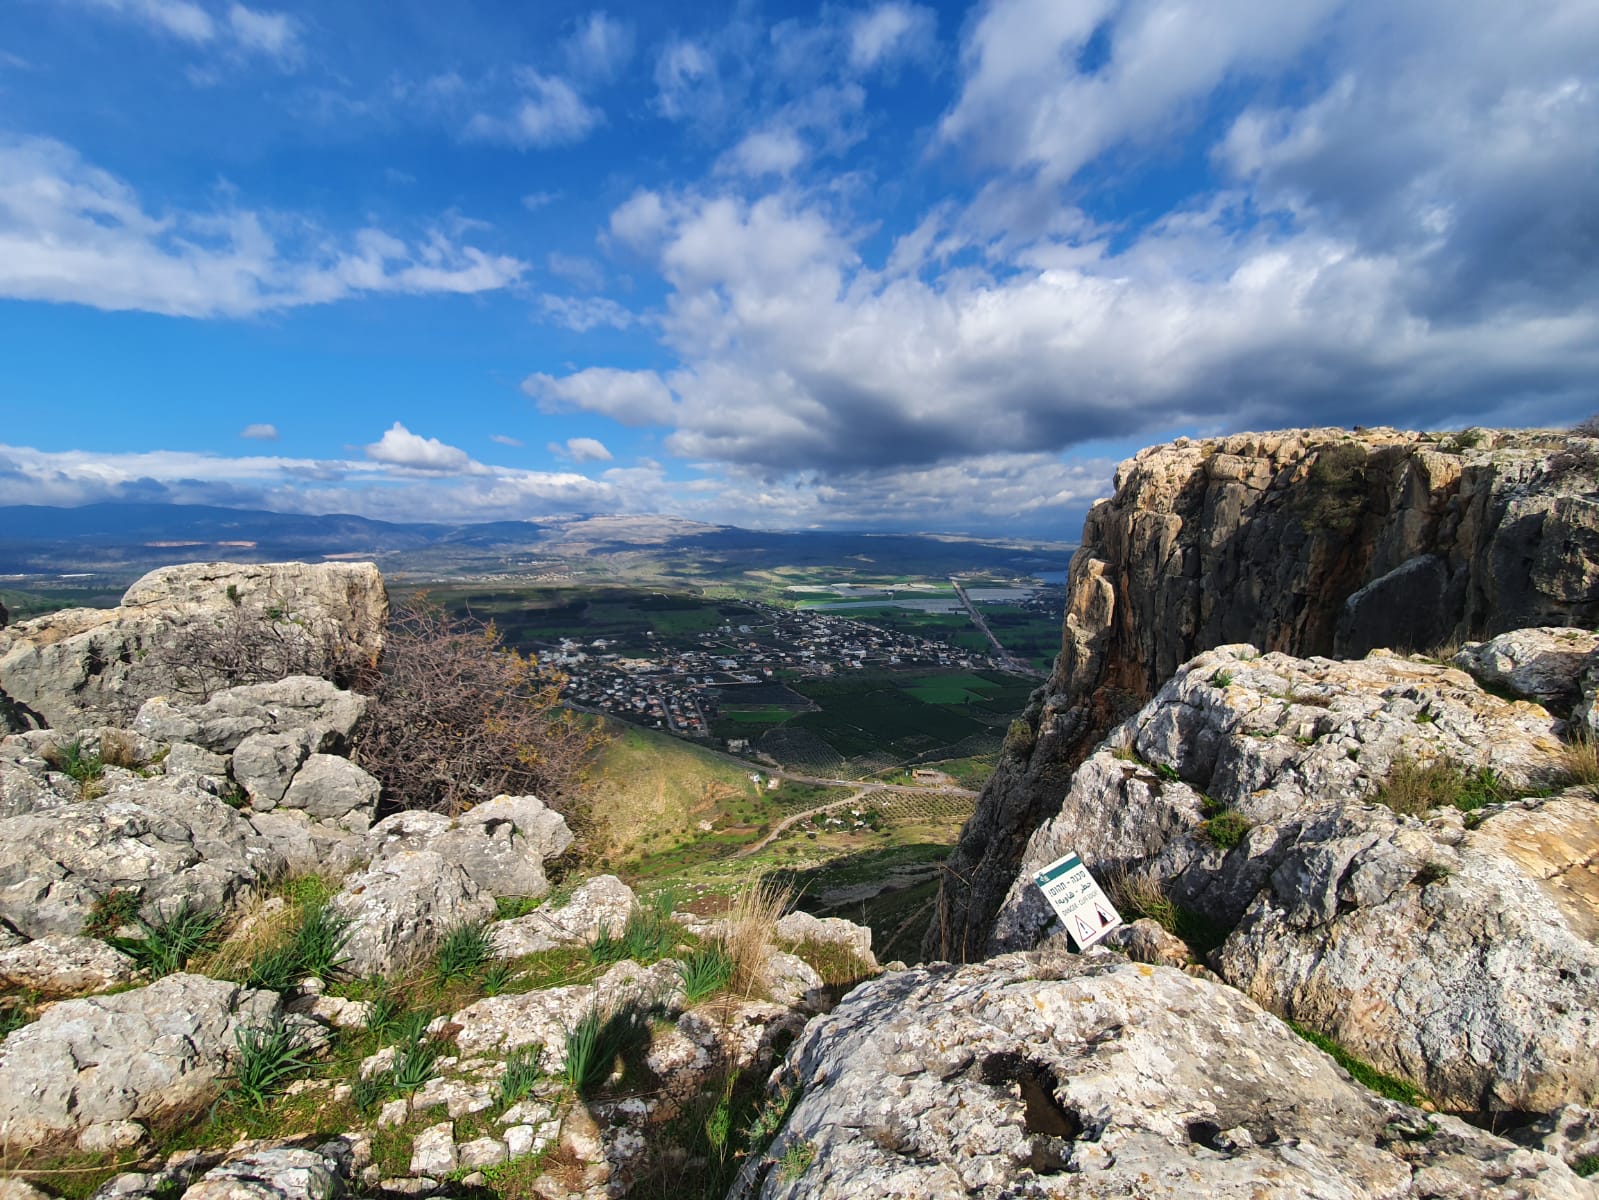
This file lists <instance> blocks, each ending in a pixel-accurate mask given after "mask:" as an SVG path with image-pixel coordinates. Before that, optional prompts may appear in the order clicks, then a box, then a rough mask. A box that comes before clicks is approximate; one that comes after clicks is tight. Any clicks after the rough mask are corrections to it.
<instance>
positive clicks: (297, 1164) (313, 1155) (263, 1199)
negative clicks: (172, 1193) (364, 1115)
mask: <svg viewBox="0 0 1599 1200" xmlns="http://www.w3.org/2000/svg"><path fill="white" fill-rule="evenodd" d="M371 1161H372V1152H371V1147H370V1145H369V1143H368V1141H367V1139H366V1138H365V1137H364V1136H352V1135H345V1136H342V1137H338V1138H334V1139H333V1140H332V1141H329V1142H324V1143H323V1144H322V1145H320V1146H317V1147H316V1148H315V1149H306V1148H304V1147H302V1146H295V1145H279V1146H263V1147H260V1148H257V1149H251V1150H248V1151H246V1152H245V1153H243V1154H240V1155H238V1156H237V1157H234V1158H230V1159H228V1160H227V1161H226V1162H224V1163H222V1164H221V1165H220V1166H216V1167H212V1168H211V1169H210V1170H209V1171H207V1172H206V1173H205V1174H204V1175H203V1176H201V1177H200V1179H199V1180H198V1181H197V1182H196V1183H194V1184H193V1185H192V1186H191V1187H190V1188H189V1189H188V1190H187V1191H186V1192H184V1193H183V1195H184V1200H337V1198H338V1197H340V1196H344V1195H347V1194H349V1193H351V1192H354V1191H356V1190H358V1188H357V1185H358V1183H359V1176H360V1173H361V1171H362V1170H363V1169H364V1168H365V1167H366V1166H367V1165H369V1164H370V1163H371Z"/></svg>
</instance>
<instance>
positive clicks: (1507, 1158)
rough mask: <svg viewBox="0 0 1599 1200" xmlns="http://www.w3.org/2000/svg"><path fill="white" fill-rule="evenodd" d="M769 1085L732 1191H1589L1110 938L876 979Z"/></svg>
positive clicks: (828, 1196)
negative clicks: (1103, 947)
mask: <svg viewBox="0 0 1599 1200" xmlns="http://www.w3.org/2000/svg"><path fill="white" fill-rule="evenodd" d="M775 1081H776V1082H777V1083H778V1084H779V1085H781V1086H783V1087H786V1088H790V1089H794V1090H796V1091H797V1092H798V1094H799V1095H800V1100H799V1102H798V1104H797V1105H796V1106H795V1107H794V1110H793V1112H792V1113H791V1114H790V1115H789V1117H788V1119H787V1121H785V1122H784V1125H783V1127H782V1128H781V1129H780V1130H779V1131H778V1133H777V1136H776V1137H775V1138H774V1140H773V1142H772V1145H771V1146H770V1147H769V1149H768V1150H767V1157H766V1159H765V1160H764V1161H762V1162H757V1163H754V1164H752V1166H751V1169H750V1170H748V1171H746V1172H745V1173H744V1174H743V1175H742V1176H741V1180H740V1185H739V1186H737V1187H735V1189H734V1191H733V1192H732V1193H731V1195H732V1196H736V1197H744V1196H748V1195H750V1194H758V1195H759V1196H761V1197H764V1198H767V1200H776V1198H777V1197H785V1198H786V1197H806V1198H807V1200H845V1198H848V1200H855V1198H856V1197H861V1196H907V1197H908V1196H918V1197H920V1196H982V1197H993V1198H994V1200H998V1198H999V1197H1010V1196H1046V1195H1062V1196H1064V1195H1071V1196H1080V1197H1111V1196H1129V1195H1136V1196H1144V1197H1173V1198H1177V1197H1190V1196H1237V1197H1246V1196H1265V1195H1270V1196H1273V1197H1283V1198H1293V1197H1303V1198H1306V1200H1310V1198H1315V1200H1331V1198H1334V1197H1338V1198H1347V1200H1356V1198H1359V1197H1374V1196H1381V1197H1388V1198H1399V1197H1415V1198H1417V1200H1420V1198H1421V1197H1434V1196H1461V1197H1465V1196H1472V1197H1497V1198H1503V1200H1511V1198H1512V1197H1516V1198H1520V1197H1526V1196H1540V1197H1546V1198H1549V1200H1553V1198H1554V1197H1571V1198H1572V1200H1576V1198H1578V1197H1585V1198H1591V1197H1592V1196H1593V1195H1594V1194H1595V1193H1594V1189H1593V1187H1592V1185H1591V1184H1589V1183H1587V1182H1586V1181H1584V1180H1582V1179H1579V1178H1578V1177H1577V1176H1576V1175H1575V1174H1573V1173H1572V1172H1571V1170H1570V1169H1569V1168H1568V1167H1566V1166H1565V1165H1564V1164H1563V1163H1561V1162H1559V1161H1558V1160H1557V1159H1555V1158H1552V1157H1551V1156H1549V1155H1546V1154H1542V1153H1539V1152H1537V1151H1533V1150H1529V1149H1525V1148H1523V1147H1519V1146H1515V1145H1513V1144H1511V1143H1510V1142H1507V1141H1505V1140H1503V1139H1501V1138H1497V1137H1494V1136H1492V1135H1491V1134H1488V1133H1485V1132H1483V1131H1481V1130H1479V1129H1475V1128H1473V1127H1472V1126H1469V1125H1466V1124H1465V1123H1463V1122H1461V1121H1458V1120H1455V1119H1454V1118H1451V1117H1445V1116H1435V1115H1429V1114H1427V1113H1424V1112H1421V1111H1419V1110H1417V1109H1414V1108H1409V1107H1407V1106H1405V1105H1402V1104H1398V1103H1396V1102H1394V1101H1391V1100H1385V1099H1382V1098H1380V1097H1378V1096H1376V1095H1374V1094H1372V1093H1371V1092H1368V1091H1366V1090H1365V1089H1364V1088H1361V1087H1360V1086H1359V1085H1357V1084H1355V1083H1354V1082H1353V1081H1352V1080H1351V1079H1350V1078H1349V1077H1348V1075H1346V1074H1345V1073H1344V1072H1343V1071H1342V1070H1340V1069H1339V1068H1338V1067H1337V1066H1336V1065H1335V1064H1334V1062H1333V1061H1332V1059H1331V1058H1329V1057H1328V1056H1327V1055H1325V1054H1323V1053H1321V1052H1320V1051H1319V1050H1316V1049H1315V1048H1314V1047H1312V1046H1310V1045H1309V1044H1308V1043H1306V1042H1304V1041H1302V1040H1300V1039H1299V1038H1298V1037H1296V1036H1295V1035H1294V1034H1293V1033H1292V1032H1291V1031H1290V1030H1289V1029H1288V1028H1287V1027H1286V1026H1284V1025H1283V1024H1282V1023H1281V1022H1280V1021H1278V1020H1277V1019H1276V1018H1275V1017H1272V1016H1271V1015H1270V1014H1268V1013H1266V1012H1263V1011H1262V1010H1261V1009H1260V1008H1258V1007H1257V1006H1255V1005H1254V1004H1253V1003H1251V1002H1250V1001H1249V1000H1248V999H1247V998H1246V997H1244V996H1242V995H1241V994H1240V993H1238V992H1236V991H1233V990H1232V989H1230V988H1227V987H1223V986H1221V985H1218V984H1214V983H1209V982H1206V981H1204V980H1200V979H1195V978H1192V977H1191V976H1188V975H1184V974H1182V973H1181V972H1178V971H1174V970H1171V969H1170V968H1165V967H1151V966H1147V965H1144V964H1140V963H1130V962H1128V961H1127V960H1126V959H1123V958H1121V957H1119V956H1116V955H1112V954H1109V953H1106V952H1099V953H1096V954H1093V955H1091V956H1076V955H1067V954H1044V955H1007V956H1005V957H1002V958H998V959H994V960H992V961H989V962H986V963H980V964H975V965H972V966H967V967H961V968H954V967H948V966H936V967H930V968H923V969H920V970H913V971H907V972H904V973H899V974H895V975H890V976H885V977H883V978H881V979H878V980H874V981H872V982H869V983H867V984H864V985H862V986H861V987H859V988H857V989H856V990H855V991H854V992H852V993H851V994H850V996H849V997H847V998H846V999H845V1000H844V1001H843V1002H842V1003H841V1004H840V1005H839V1007H838V1008H837V1009H836V1010H835V1011H834V1012H833V1013H832V1014H831V1015H830V1016H826V1017H821V1018H819V1019H817V1020H815V1021H813V1022H811V1024H810V1025H808V1026H806V1028H805V1031H804V1033H803V1034H802V1035H801V1036H800V1039H799V1041H798V1042H796V1043H795V1045H794V1048H793V1049H792V1050H791V1051H790V1052H789V1055H788V1058H787V1059H786V1061H785V1062H784V1064H783V1066H782V1067H781V1068H780V1070H779V1072H778V1073H777V1076H776V1077H775ZM779 1160H786V1162H787V1164H788V1165H786V1166H783V1167H779V1166H778V1161H779Z"/></svg>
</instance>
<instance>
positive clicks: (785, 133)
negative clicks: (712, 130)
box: [728, 129, 805, 176]
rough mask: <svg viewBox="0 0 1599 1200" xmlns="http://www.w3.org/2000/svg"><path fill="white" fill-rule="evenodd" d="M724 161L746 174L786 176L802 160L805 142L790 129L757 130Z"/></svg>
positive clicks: (803, 158) (734, 148)
mask: <svg viewBox="0 0 1599 1200" xmlns="http://www.w3.org/2000/svg"><path fill="white" fill-rule="evenodd" d="M728 161H729V164H730V165H731V166H732V167H733V168H735V169H737V170H739V171H741V172H743V173H744V174H746V175H756V176H759V175H787V174H788V173H789V172H791V171H793V170H794V168H796V167H798V166H799V165H800V164H801V163H803V162H804V161H805V143H804V142H802V141H800V139H799V136H798V135H797V134H795V133H794V131H793V130H791V129H769V130H757V131H756V132H755V133H752V134H750V135H748V136H747V137H745V138H744V140H743V141H741V142H739V144H738V145H737V146H735V147H733V149H732V150H731V151H730V152H729V155H728Z"/></svg>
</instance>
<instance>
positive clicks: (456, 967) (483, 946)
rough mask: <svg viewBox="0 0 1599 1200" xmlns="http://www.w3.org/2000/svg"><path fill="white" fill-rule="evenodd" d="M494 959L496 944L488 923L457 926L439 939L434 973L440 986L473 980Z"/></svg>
mask: <svg viewBox="0 0 1599 1200" xmlns="http://www.w3.org/2000/svg"><path fill="white" fill-rule="evenodd" d="M493 957H494V942H493V940H492V939H491V938H490V937H489V927H488V923H487V922H486V921H469V922H467V923H466V924H464V925H457V926H456V927H455V928H454V929H451V930H450V931H449V932H448V933H446V934H445V935H444V936H443V937H442V938H440V939H439V946H438V951H437V957H436V958H435V960H434V965H433V971H434V974H435V975H437V976H438V980H439V982H440V983H450V982H452V981H454V980H460V979H471V978H473V977H475V976H476V975H477V974H478V972H479V971H481V970H482V969H483V966H484V964H485V963H487V962H488V961H489V959H491V958H493Z"/></svg>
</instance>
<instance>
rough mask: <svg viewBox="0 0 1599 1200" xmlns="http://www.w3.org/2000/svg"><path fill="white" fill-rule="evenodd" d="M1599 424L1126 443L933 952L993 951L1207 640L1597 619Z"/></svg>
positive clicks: (1328, 647) (1368, 641) (1422, 636)
mask: <svg viewBox="0 0 1599 1200" xmlns="http://www.w3.org/2000/svg"><path fill="white" fill-rule="evenodd" d="M1591 445H1592V443H1591V442H1586V441H1584V440H1582V439H1579V438H1568V437H1562V436H1560V435H1557V434H1551V433H1549V432H1548V431H1536V430H1529V431H1523V432H1505V431H1489V432H1487V433H1485V434H1484V435H1483V436H1482V438H1481V439H1480V442H1479V443H1478V444H1476V445H1474V446H1469V447H1468V446H1466V445H1464V443H1462V442H1459V441H1450V440H1447V439H1445V440H1442V441H1440V440H1439V439H1438V438H1436V437H1434V436H1431V435H1425V434H1417V433H1400V432H1397V431H1394V430H1391V429H1362V430H1358V431H1357V432H1355V433H1354V434H1351V433H1349V432H1348V431H1347V430H1340V429H1301V430H1287V431H1283V432H1277V433H1241V434H1236V435H1232V436H1229V437H1225V438H1219V439H1211V440H1206V441H1204V442H1196V441H1190V440H1188V439H1186V438H1180V439H1178V440H1177V441H1176V442H1173V443H1171V444H1168V445H1163V446H1154V447H1150V448H1149V449H1147V450H1144V451H1142V452H1140V453H1139V454H1138V455H1137V456H1136V457H1135V458H1133V459H1130V460H1128V461H1127V462H1124V463H1123V464H1122V465H1121V466H1120V467H1119V468H1118V469H1117V472H1116V490H1115V494H1114V495H1113V496H1112V497H1111V498H1110V499H1108V500H1105V501H1101V502H1100V503H1098V504H1096V505H1095V506H1094V507H1093V508H1092V509H1091V510H1090V511H1089V514H1088V517H1087V519H1086V520H1085V521H1084V524H1083V533H1082V548H1081V549H1080V550H1079V551H1078V552H1077V554H1076V555H1075V556H1074V557H1073V560H1072V566H1071V571H1070V577H1069V579H1068V583H1067V602H1066V616H1065V622H1064V629H1063V632H1062V647H1061V654H1060V657H1059V658H1058V659H1057V661H1056V664H1055V669H1054V672H1053V673H1052V675H1051V677H1050V679H1049V682H1048V683H1047V684H1046V686H1045V687H1044V688H1042V689H1040V690H1039V691H1038V692H1037V693H1035V694H1034V697H1033V699H1032V700H1031V701H1030V702H1029V704H1028V707H1027V709H1026V711H1025V712H1024V713H1023V715H1022V718H1021V723H1020V725H1019V726H1017V727H1016V731H1017V732H1016V735H1015V736H1013V737H1012V738H1011V739H1009V741H1008V742H1007V747H1006V751H1005V754H1004V755H1003V756H1002V758H1001V760H1000V762H999V765H998V768H997V769H996V771H995V772H994V775H993V777H992V779H991V780H990V781H989V783H988V784H987V785H986V786H985V788H984V790H983V795H982V796H981V798H980V799H979V800H978V804H977V810H976V812H975V813H974V815H973V816H972V818H971V820H969V821H968V822H967V824H966V826H965V828H964V830H963V831H962V834H961V841H960V844H959V845H958V846H957V848H956V850H955V852H954V853H953V854H952V855H951V857H950V859H949V860H948V863H947V864H946V868H945V871H944V874H943V877H942V886H941V890H940V897H939V904H938V911H937V912H936V913H935V914H934V916H933V918H932V919H931V921H930V922H929V929H928V933H927V936H926V938H925V939H924V944H923V953H924V955H925V956H926V957H927V958H929V959H935V958H937V959H952V960H964V959H967V958H971V957H975V956H978V955H980V954H981V953H982V947H983V945H984V943H985V942H986V940H987V938H988V935H989V932H990V930H991V928H992V925H993V921H994V918H995V915H996V914H997V913H998V911H999V908H1000V905H1001V904H1002V903H1003V901H1004V898H1005V894H1006V892H1007V891H1008V890H1009V889H1010V885H1011V883H1012V881H1013V880H1014V879H1015V878H1016V874H1017V869H1018V865H1019V863H1020V861H1021V856H1022V853H1023V850H1024V848H1025V847H1026V844H1027V840H1028V838H1029V837H1030V836H1031V835H1032V833H1033V831H1034V830H1035V829H1036V828H1038V826H1039V825H1041V824H1042V823H1043V822H1044V821H1046V820H1048V819H1049V818H1050V817H1051V816H1052V815H1053V814H1054V812H1055V811H1056V807H1057V805H1058V803H1059V800H1060V796H1061V794H1062V792H1064V791H1065V789H1066V785H1067V783H1068V782H1069V780H1070V778H1071V773H1072V771H1073V770H1074V769H1075V768H1076V767H1077V765H1078V764H1079V763H1081V762H1082V761H1083V760H1084V759H1085V758H1087V757H1088V755H1089V754H1090V753H1092V751H1093V749H1094V747H1095V746H1096V745H1097V744H1098V743H1099V741H1100V740H1101V739H1102V738H1103V737H1104V736H1105V735H1106V733H1108V732H1109V731H1110V729H1112V728H1113V727H1114V726H1115V725H1116V724H1118V723H1119V722H1120V721H1122V720H1124V719H1125V718H1126V717H1128V716H1130V715H1131V714H1132V713H1133V712H1134V711H1136V709H1137V708H1138V707H1139V706H1140V705H1141V704H1143V703H1144V702H1145V701H1147V700H1148V699H1149V698H1150V697H1152V696H1153V695H1154V694H1155V692H1156V691H1157V689H1159V687H1160V686H1161V684H1163V683H1164V682H1165V681H1166V680H1167V679H1169V678H1170V677H1171V675H1172V673H1173V672H1175V671H1176V669H1177V667H1178V665H1179V664H1180V663H1183V662H1186V661H1187V660H1189V659H1190V658H1192V657H1194V655H1196V654H1198V653H1200V652H1201V651H1204V650H1207V649H1210V648H1212V647H1215V646H1221V645H1226V644H1229V643H1245V642H1247V643H1252V644H1254V645H1257V646H1262V647H1265V648H1268V649H1271V650H1279V651H1283V652H1286V653H1291V654H1297V655H1301V656H1309V655H1321V654H1337V655H1340V656H1346V657H1347V656H1353V655H1360V654H1364V653H1365V652H1366V651H1368V650H1370V649H1373V648H1376V647H1379V646H1386V647H1388V648H1398V649H1404V650H1412V649H1413V650H1428V649H1431V648H1432V647H1434V646H1437V645H1439V644H1442V643H1445V642H1448V641H1450V640H1456V641H1464V640H1466V639H1481V638H1485V637H1489V636H1492V635H1493V634H1497V633H1501V632H1504V631H1506V630H1511V629H1519V628H1523V627H1527V626H1535V625H1536V626H1575V627H1583V628H1589V629H1591V628H1594V627H1595V625H1596V624H1599V569H1596V563H1599V530H1596V520H1595V515H1596V513H1599V504H1596V503H1595V501H1594V500H1593V499H1592V496H1593V494H1594V492H1595V491H1596V490H1599V489H1596V481H1595V473H1594V471H1593V469H1592V468H1591V467H1589V466H1586V465H1581V463H1585V462H1587V461H1588V460H1589V458H1591V455H1590V453H1589V452H1590V451H1591ZM1570 451H1575V452H1576V454H1575V455H1573V454H1570V453H1568V452H1570ZM1557 456H1564V457H1561V458H1558V459H1557ZM1585 456H1586V457H1585ZM1579 460H1580V461H1579ZM1573 461H1579V466H1578V469H1568V466H1569V464H1570V463H1571V462H1573ZM1377 581H1381V583H1380V585H1379V586H1376V587H1372V588H1369V589H1368V590H1367V591H1366V592H1365V593H1364V594H1360V593H1361V589H1363V588H1367V587H1368V585H1371V584H1373V583H1374V582H1377ZM1357 595H1359V599H1356V596H1357Z"/></svg>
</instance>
